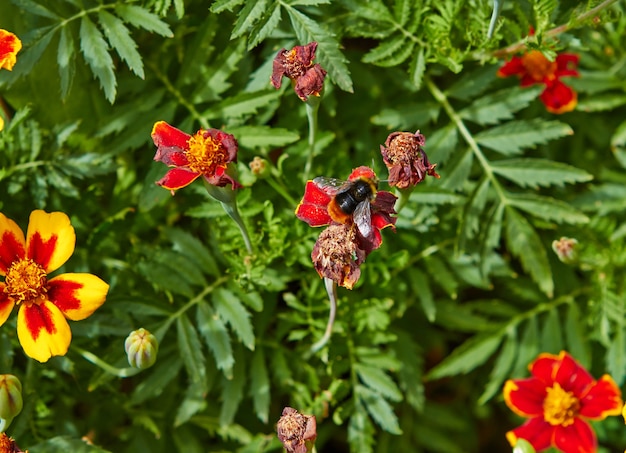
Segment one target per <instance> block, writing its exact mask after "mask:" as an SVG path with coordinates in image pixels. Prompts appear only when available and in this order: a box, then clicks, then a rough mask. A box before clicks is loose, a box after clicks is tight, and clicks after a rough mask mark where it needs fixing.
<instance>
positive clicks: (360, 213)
mask: <svg viewBox="0 0 626 453" xmlns="http://www.w3.org/2000/svg"><path fill="white" fill-rule="evenodd" d="M370 206H371V203H370V202H369V200H368V201H362V202H361V203H359V204H358V205H357V206H356V209H355V210H354V215H353V219H354V223H355V224H356V226H357V228H358V229H359V231H360V233H361V235H362V236H363V237H365V238H368V237H370V235H371V234H372V214H371V209H370Z"/></svg>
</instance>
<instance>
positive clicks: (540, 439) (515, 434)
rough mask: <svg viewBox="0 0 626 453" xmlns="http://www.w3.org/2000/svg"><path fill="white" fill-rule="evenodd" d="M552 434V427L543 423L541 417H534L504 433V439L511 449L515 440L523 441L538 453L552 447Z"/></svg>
mask: <svg viewBox="0 0 626 453" xmlns="http://www.w3.org/2000/svg"><path fill="white" fill-rule="evenodd" d="M553 434H554V426H552V425H550V424H549V423H548V422H546V421H544V420H543V417H535V418H531V419H530V420H528V421H527V422H526V423H524V424H523V425H522V426H520V427H518V428H515V429H513V430H511V431H509V432H508V433H506V438H507V440H508V441H509V443H510V444H511V446H512V447H513V446H515V444H516V443H517V439H525V440H527V441H528V442H529V443H530V444H531V445H532V446H533V448H534V449H535V450H536V451H537V452H539V451H542V450H545V449H547V448H549V447H550V445H552V438H553Z"/></svg>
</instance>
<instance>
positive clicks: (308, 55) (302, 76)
mask: <svg viewBox="0 0 626 453" xmlns="http://www.w3.org/2000/svg"><path fill="white" fill-rule="evenodd" d="M316 49H317V43H316V42H311V43H309V44H307V45H306V46H295V47H294V48H293V49H291V50H287V49H281V50H280V52H278V54H277V55H276V57H275V58H274V65H273V70H272V76H271V77H270V80H271V82H272V85H273V86H274V88H276V89H278V88H280V86H281V85H282V80H283V76H286V77H288V78H290V79H291V81H292V82H293V83H294V84H295V86H294V90H295V92H296V94H297V95H298V97H299V98H300V99H302V100H303V101H305V102H306V100H307V99H308V98H309V96H311V95H313V96H319V95H320V93H321V91H322V88H323V87H324V78H325V77H326V71H325V70H324V69H322V67H321V66H320V65H319V64H313V60H314V59H315V50H316Z"/></svg>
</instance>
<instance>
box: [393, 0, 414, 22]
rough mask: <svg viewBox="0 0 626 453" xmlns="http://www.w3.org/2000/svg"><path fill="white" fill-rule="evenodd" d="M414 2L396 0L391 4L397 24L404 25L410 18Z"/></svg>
mask: <svg viewBox="0 0 626 453" xmlns="http://www.w3.org/2000/svg"><path fill="white" fill-rule="evenodd" d="M413 6H414V2H412V1H410V0H396V1H395V2H394V5H393V15H394V17H395V19H396V21H397V22H398V24H399V25H400V26H402V27H404V26H405V25H406V24H407V22H408V21H409V19H411V8H412V7H413Z"/></svg>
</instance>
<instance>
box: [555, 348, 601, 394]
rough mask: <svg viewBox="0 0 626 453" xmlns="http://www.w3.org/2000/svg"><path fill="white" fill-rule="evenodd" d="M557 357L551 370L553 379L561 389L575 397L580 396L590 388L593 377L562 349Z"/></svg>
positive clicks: (593, 380)
mask: <svg viewBox="0 0 626 453" xmlns="http://www.w3.org/2000/svg"><path fill="white" fill-rule="evenodd" d="M559 359H560V360H559V361H558V362H557V363H556V364H555V367H554V371H553V375H554V381H555V382H558V383H559V384H560V385H561V387H562V388H563V390H565V391H567V392H572V393H573V394H574V396H575V397H577V398H580V397H581V396H582V395H584V394H585V393H586V392H587V391H588V390H589V389H590V388H591V386H592V385H593V384H594V382H595V379H594V378H593V376H591V374H589V372H588V371H587V370H586V369H585V368H583V367H582V366H581V365H580V364H579V363H578V362H576V361H575V360H574V359H573V358H572V356H571V355H569V354H568V353H567V352H565V351H562V352H561V353H560V354H559Z"/></svg>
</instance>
